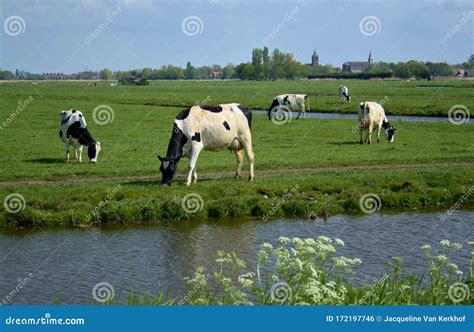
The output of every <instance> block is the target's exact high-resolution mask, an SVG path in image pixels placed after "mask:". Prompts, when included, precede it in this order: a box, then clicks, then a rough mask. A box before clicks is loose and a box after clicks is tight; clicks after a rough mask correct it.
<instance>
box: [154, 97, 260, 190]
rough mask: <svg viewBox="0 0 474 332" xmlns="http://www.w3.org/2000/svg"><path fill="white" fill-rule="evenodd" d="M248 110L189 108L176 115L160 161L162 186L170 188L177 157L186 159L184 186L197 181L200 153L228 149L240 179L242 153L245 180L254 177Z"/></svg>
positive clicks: (240, 107) (236, 107) (228, 106)
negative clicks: (245, 161) (246, 164)
mask: <svg viewBox="0 0 474 332" xmlns="http://www.w3.org/2000/svg"><path fill="white" fill-rule="evenodd" d="M251 124H252V111H250V110H248V109H247V108H246V107H245V106H243V105H240V104H223V105H216V106H211V105H200V106H192V107H190V108H188V109H186V110H184V111H182V112H181V113H179V114H178V115H177V116H176V118H175V120H174V125H173V133H172V134H171V139H170V141H169V144H168V151H167V152H166V157H160V156H158V159H160V161H161V167H160V171H161V173H162V175H163V177H162V183H163V184H165V185H171V182H172V181H173V179H174V178H175V176H176V173H177V171H178V162H179V160H180V158H181V157H183V156H185V157H188V158H189V163H188V175H187V178H186V186H189V185H190V184H191V180H192V181H193V182H194V183H196V182H197V173H196V162H197V159H198V157H199V153H200V152H201V151H202V150H210V151H219V150H224V149H229V150H231V151H234V152H235V155H236V158H237V171H236V173H235V178H240V176H241V171H242V161H243V158H244V155H243V151H245V153H246V155H247V159H248V161H249V165H250V176H249V180H250V181H252V180H253V178H254V154H253V149H252V135H251V131H250V128H251Z"/></svg>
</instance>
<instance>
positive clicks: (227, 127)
mask: <svg viewBox="0 0 474 332" xmlns="http://www.w3.org/2000/svg"><path fill="white" fill-rule="evenodd" d="M223 125H224V127H225V129H227V130H230V126H229V124H228V123H227V121H224V123H223Z"/></svg>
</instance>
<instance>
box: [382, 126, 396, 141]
mask: <svg viewBox="0 0 474 332" xmlns="http://www.w3.org/2000/svg"><path fill="white" fill-rule="evenodd" d="M382 128H383V129H384V130H385V135H386V136H387V139H388V142H389V143H393V140H394V139H395V130H396V128H395V127H394V126H392V125H390V123H388V121H384V122H383V123H382Z"/></svg>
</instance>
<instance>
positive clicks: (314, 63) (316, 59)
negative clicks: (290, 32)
mask: <svg viewBox="0 0 474 332" xmlns="http://www.w3.org/2000/svg"><path fill="white" fill-rule="evenodd" d="M310 66H311V67H315V66H319V55H318V53H316V50H314V52H313V55H312V56H311V64H310Z"/></svg>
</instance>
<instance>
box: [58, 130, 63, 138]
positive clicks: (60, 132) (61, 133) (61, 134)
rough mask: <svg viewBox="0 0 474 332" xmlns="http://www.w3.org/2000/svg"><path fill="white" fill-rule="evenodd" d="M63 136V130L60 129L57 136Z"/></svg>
mask: <svg viewBox="0 0 474 332" xmlns="http://www.w3.org/2000/svg"><path fill="white" fill-rule="evenodd" d="M62 137H63V132H62V131H61V130H60V131H59V138H62Z"/></svg>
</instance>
